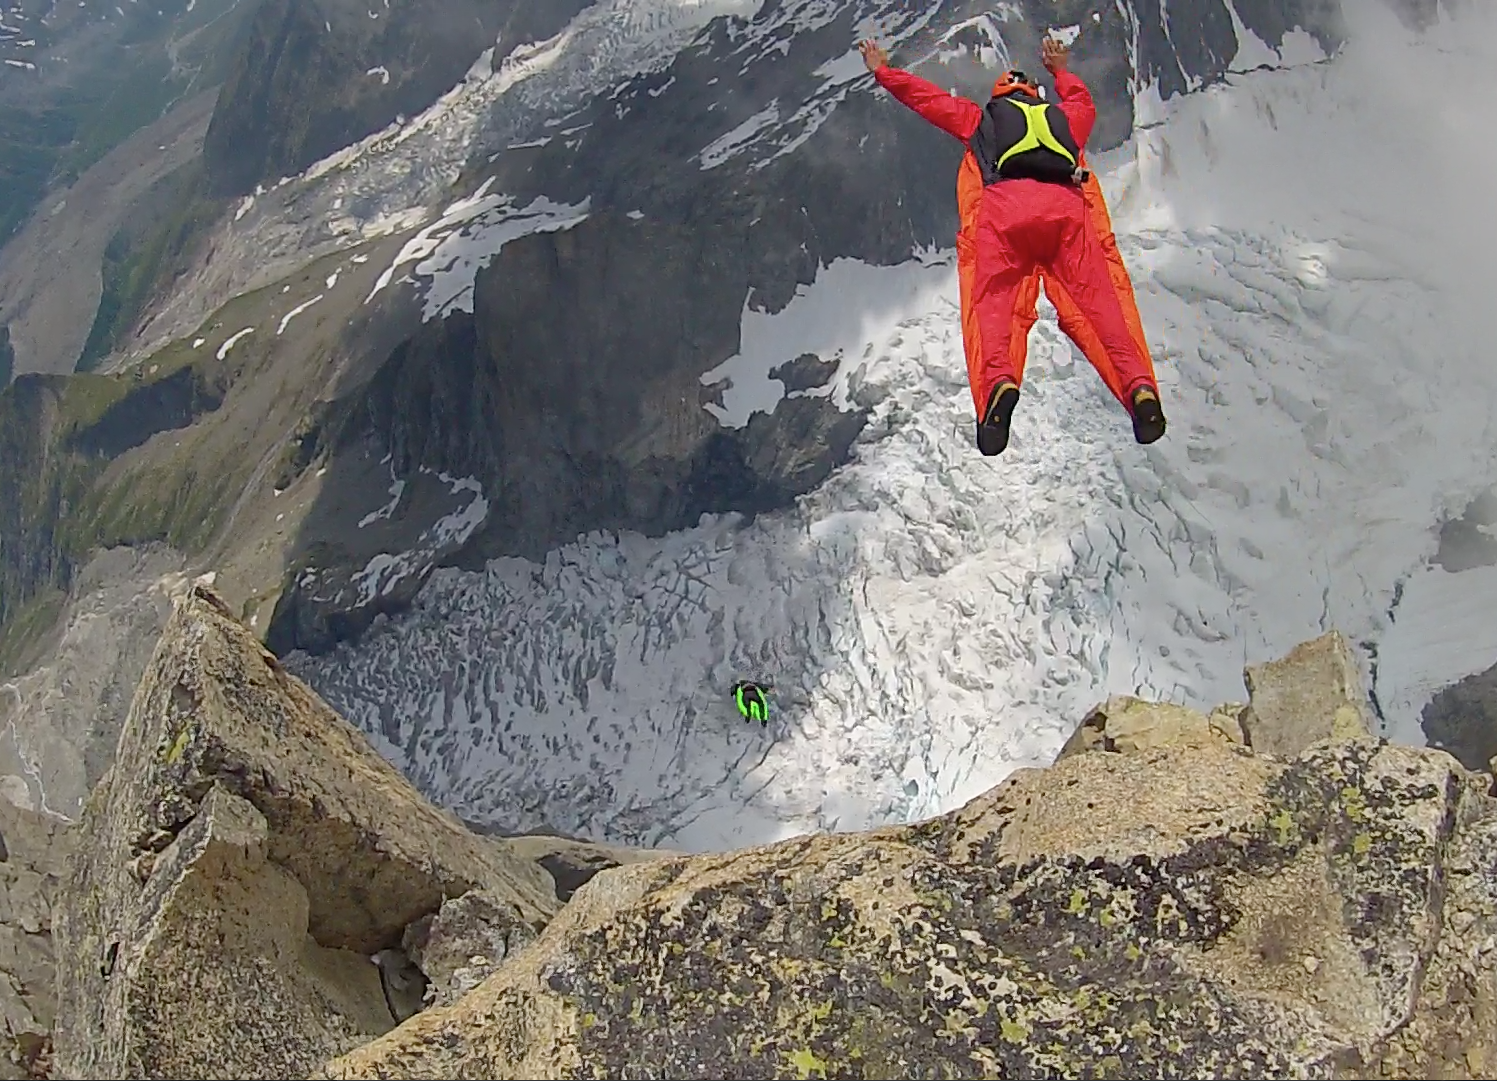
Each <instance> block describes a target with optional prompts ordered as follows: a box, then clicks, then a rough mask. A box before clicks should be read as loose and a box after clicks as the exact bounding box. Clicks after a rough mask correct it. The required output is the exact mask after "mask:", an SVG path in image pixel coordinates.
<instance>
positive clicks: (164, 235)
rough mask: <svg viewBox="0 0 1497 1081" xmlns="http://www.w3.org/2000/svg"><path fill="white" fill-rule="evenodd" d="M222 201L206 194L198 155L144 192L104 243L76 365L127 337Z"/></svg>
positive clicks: (88, 365) (181, 267) (93, 362)
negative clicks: (94, 306)
mask: <svg viewBox="0 0 1497 1081" xmlns="http://www.w3.org/2000/svg"><path fill="white" fill-rule="evenodd" d="M224 207H225V204H224V202H223V201H221V200H215V199H212V198H209V197H208V196H207V195H206V193H205V185H204V182H203V166H202V162H201V161H200V160H194V161H193V162H191V163H190V164H188V165H185V166H183V167H182V168H181V169H179V170H177V171H176V172H174V173H172V174H170V175H168V176H166V177H163V178H162V180H161V181H160V182H158V183H157V184H156V185H155V187H154V188H152V190H151V191H150V192H149V193H147V195H146V197H145V199H144V200H143V201H142V203H141V204H140V205H139V206H137V207H136V208H135V212H134V213H132V214H131V216H130V218H129V220H128V221H127V222H126V223H125V224H124V225H123V226H122V227H121V228H120V229H119V231H118V232H116V233H115V234H114V236H113V237H111V238H110V241H109V245H108V246H107V247H106V248H105V249H104V262H103V266H102V267H101V268H100V271H101V274H102V276H103V292H102V293H101V295H100V297H99V309H98V311H97V312H96V313H95V315H94V325H93V328H92V329H91V330H90V331H89V335H88V340H87V341H86V342H85V343H84V346H83V352H82V353H81V354H80V355H79V357H78V365H77V370H78V371H81V372H86V371H92V370H93V369H94V368H95V367H96V366H97V365H98V364H99V362H100V361H101V360H103V359H104V358H105V357H107V356H109V354H110V353H112V352H113V351H114V350H115V348H117V347H118V346H119V345H120V343H121V342H122V341H123V340H124V339H125V338H126V337H128V335H129V333H130V330H131V328H132V327H133V326H134V324H135V321H136V320H137V319H138V318H139V317H140V315H141V313H142V312H143V311H144V310H145V307H146V305H147V304H148V303H149V302H150V300H151V298H152V297H153V296H155V295H156V294H157V292H158V291H159V290H160V289H161V288H162V287H164V286H166V285H167V284H169V283H170V282H171V281H172V280H173V279H174V278H175V277H176V276H177V275H178V274H180V273H182V272H184V271H185V270H186V269H187V266H188V262H189V259H190V257H191V253H192V251H193V249H194V246H195V245H196V243H197V242H198V241H200V240H201V239H202V238H203V237H204V236H205V235H206V234H207V232H208V230H209V229H210V228H212V226H213V223H214V222H215V221H217V220H218V218H219V216H220V214H221V213H222V211H223V210H224Z"/></svg>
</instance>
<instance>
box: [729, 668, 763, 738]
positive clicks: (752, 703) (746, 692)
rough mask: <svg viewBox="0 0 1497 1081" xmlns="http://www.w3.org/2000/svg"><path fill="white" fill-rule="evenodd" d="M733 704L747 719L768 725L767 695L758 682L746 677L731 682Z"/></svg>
mask: <svg viewBox="0 0 1497 1081" xmlns="http://www.w3.org/2000/svg"><path fill="white" fill-rule="evenodd" d="M733 704H734V705H736V706H737V707H738V712H739V713H741V714H743V715H744V717H746V718H747V719H749V720H751V721H758V722H759V723H760V724H762V725H764V726H765V727H768V726H769V696H768V695H767V694H765V693H764V688H763V687H762V686H760V685H759V684H757V683H754V682H751V681H749V680H746V679H745V680H739V681H738V682H737V683H735V684H733Z"/></svg>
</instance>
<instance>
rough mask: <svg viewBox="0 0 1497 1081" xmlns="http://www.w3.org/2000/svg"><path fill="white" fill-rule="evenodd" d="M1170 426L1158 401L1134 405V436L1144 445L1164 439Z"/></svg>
mask: <svg viewBox="0 0 1497 1081" xmlns="http://www.w3.org/2000/svg"><path fill="white" fill-rule="evenodd" d="M1168 426H1169V425H1168V424H1167V423H1166V421H1165V419H1164V410H1163V409H1162V408H1160V405H1159V403H1158V402H1155V401H1144V402H1140V403H1139V404H1138V405H1136V406H1135V407H1134V413H1133V438H1134V439H1135V440H1137V441H1138V442H1139V443H1141V444H1143V445H1144V446H1148V445H1149V444H1150V443H1157V442H1158V441H1159V440H1161V439H1163V438H1164V433H1165V430H1166V429H1167V428H1168Z"/></svg>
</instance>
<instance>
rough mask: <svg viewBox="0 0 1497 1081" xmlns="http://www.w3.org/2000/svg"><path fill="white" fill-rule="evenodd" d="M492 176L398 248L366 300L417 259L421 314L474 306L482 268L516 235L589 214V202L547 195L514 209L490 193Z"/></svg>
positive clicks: (551, 228)
mask: <svg viewBox="0 0 1497 1081" xmlns="http://www.w3.org/2000/svg"><path fill="white" fill-rule="evenodd" d="M491 185H492V181H491V180H486V181H484V183H483V185H482V186H481V187H480V188H479V189H478V191H476V192H474V193H473V195H471V196H469V197H467V198H465V199H460V200H458V201H457V202H455V203H453V204H452V205H451V206H449V207H448V208H447V209H446V210H445V211H444V212H443V213H442V216H441V217H440V218H438V219H437V220H436V221H435V222H433V223H432V224H431V225H428V226H426V227H425V228H424V229H422V230H421V231H420V232H418V233H417V234H416V235H415V236H413V237H412V238H411V239H410V240H409V241H407V242H406V244H405V246H404V247H402V248H401V249H400V251H399V252H398V253H397V254H396V256H395V258H394V260H393V261H392V262H391V263H390V265H389V266H388V267H386V268H385V270H384V271H383V272H382V273H381V274H380V276H379V279H378V280H377V281H376V282H375V284H374V288H373V289H372V290H371V291H370V293H369V296H367V297H366V298H365V299H364V303H366V304H367V303H369V301H371V300H373V299H374V298H375V297H376V296H377V295H379V293H380V292H381V291H382V290H384V289H385V288H386V287H388V286H389V284H390V283H391V281H392V280H394V277H395V272H396V271H397V270H399V269H400V268H401V267H403V266H405V265H407V264H414V266H413V267H412V269H411V274H414V275H416V276H417V277H418V278H421V279H424V280H425V281H424V285H425V293H424V296H425V307H424V308H423V311H422V318H423V320H430V319H433V318H435V317H437V316H445V315H447V314H448V313H450V312H453V311H468V312H471V311H472V310H473V286H474V282H475V281H476V280H477V277H478V272H479V271H480V270H482V269H483V268H484V267H487V266H488V265H489V264H490V263H491V262H493V259H494V256H496V255H498V254H499V252H500V251H501V250H502V249H503V248H504V245H506V244H508V243H509V242H510V241H512V240H517V239H519V238H520V237H522V236H529V235H530V234H532V233H550V232H557V231H559V230H564V229H570V228H572V227H573V226H576V225H578V224H580V223H581V222H582V221H584V220H586V218H587V214H588V205H587V203H586V202H584V203H582V204H581V205H578V206H568V205H565V204H562V203H554V202H552V201H551V200H550V199H546V198H544V197H542V198H537V199H535V200H533V201H532V202H531V203H530V205H529V206H526V207H524V208H523V209H516V208H515V206H514V201H513V200H512V199H510V198H509V197H508V196H503V195H490V194H489V188H490V187H491Z"/></svg>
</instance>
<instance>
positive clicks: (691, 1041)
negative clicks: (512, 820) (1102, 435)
mask: <svg viewBox="0 0 1497 1081" xmlns="http://www.w3.org/2000/svg"><path fill="white" fill-rule="evenodd" d="M1342 648H1343V646H1342V644H1341V643H1340V642H1339V641H1338V640H1337V639H1336V638H1334V637H1330V638H1327V639H1324V640H1321V641H1319V642H1316V643H1311V644H1309V645H1308V646H1306V647H1302V648H1301V649H1300V650H1297V651H1296V652H1295V653H1293V654H1291V655H1290V657H1288V658H1285V659H1284V660H1282V661H1280V662H1277V663H1276V664H1275V665H1272V666H1264V667H1263V668H1260V669H1258V672H1259V677H1258V678H1257V680H1256V681H1255V686H1256V690H1255V698H1254V701H1253V702H1252V703H1251V705H1250V708H1251V709H1253V710H1256V711H1257V712H1258V714H1259V716H1260V718H1261V717H1269V718H1272V717H1275V716H1279V714H1278V713H1277V712H1276V711H1277V710H1280V709H1281V708H1287V707H1285V703H1286V702H1288V701H1289V700H1290V699H1291V697H1292V695H1291V693H1290V692H1291V691H1292V690H1295V689H1297V693H1298V694H1299V698H1298V701H1299V708H1312V707H1313V708H1314V709H1316V710H1318V712H1314V713H1313V715H1309V716H1305V717H1302V718H1300V719H1299V720H1298V721H1297V722H1296V723H1295V724H1294V725H1292V726H1289V727H1286V728H1284V729H1283V731H1285V732H1290V733H1292V734H1293V738H1295V739H1302V740H1304V741H1305V742H1306V745H1305V746H1304V747H1303V748H1302V749H1301V750H1299V751H1298V752H1296V753H1294V754H1293V755H1288V756H1275V755H1269V754H1264V753H1258V752H1255V750H1253V749H1252V748H1250V747H1248V746H1245V745H1244V744H1243V742H1242V741H1241V736H1240V729H1236V728H1234V726H1233V725H1232V724H1230V723H1228V722H1229V721H1231V720H1233V719H1235V718H1237V717H1239V716H1241V715H1243V714H1244V712H1245V710H1244V709H1243V707H1241V706H1237V705H1229V706H1227V707H1225V708H1223V709H1221V710H1218V711H1216V712H1215V713H1214V714H1212V715H1211V716H1210V717H1207V716H1205V715H1201V714H1195V715H1193V716H1192V715H1188V713H1187V712H1182V711H1178V710H1175V709H1173V708H1169V707H1165V708H1159V707H1150V706H1148V705H1147V704H1145V703H1140V702H1136V701H1133V702H1129V701H1125V700H1114V701H1113V702H1111V703H1109V704H1108V705H1107V706H1106V707H1104V708H1103V709H1102V710H1100V711H1098V713H1097V714H1096V715H1094V717H1093V718H1091V719H1090V720H1089V727H1092V728H1093V729H1096V730H1098V731H1099V732H1100V733H1101V738H1100V739H1092V740H1089V741H1088V742H1089V745H1090V747H1091V749H1089V750H1088V749H1081V748H1079V747H1073V748H1071V752H1070V753H1068V754H1065V755H1063V756H1062V757H1061V758H1060V759H1059V760H1058V761H1057V763H1056V765H1054V766H1053V767H1051V768H1049V769H1044V770H1021V771H1019V772H1018V773H1016V774H1014V775H1013V776H1011V777H1010V778H1009V780H1008V781H1006V782H1005V783H1004V784H1002V785H1000V786H999V787H998V788H997V789H995V790H993V791H992V792H990V793H988V794H986V795H984V796H981V797H979V798H978V799H976V800H974V801H972V802H971V803H969V804H968V805H966V806H965V807H963V808H961V809H960V810H957V811H955V812H952V813H951V814H948V815H944V816H942V817H940V818H936V819H933V820H930V821H927V822H922V823H919V824H917V825H913V826H908V827H902V828H894V829H885V830H879V831H874V832H872V833H868V834H863V835H843V836H819V837H805V838H799V839H796V840H793V841H788V842H784V843H780V844H776V845H768V846H763V847H758V848H753V849H748V850H745V851H740V852H734V853H725V854H720V855H710V856H695V857H690V858H674V859H669V860H665V861H656V862H650V863H644V864H639V865H634V866H626V867H620V868H616V869H613V870H609V871H605V872H603V873H602V874H600V875H598V876H597V877H595V878H593V879H592V880H591V881H590V882H588V883H587V884H586V885H585V886H583V887H582V888H581V889H580V890H579V891H578V892H577V893H576V895H575V896H574V897H573V899H572V900H571V902H570V903H569V904H568V905H567V907H566V908H565V909H563V911H562V913H561V915H560V916H559V917H558V918H557V919H556V920H554V921H553V922H552V923H551V924H550V925H549V926H548V927H547V928H546V929H545V930H544V931H543V932H542V933H541V935H540V936H539V938H538V939H537V941H536V942H535V943H534V944H532V945H531V946H530V947H529V948H527V949H524V950H522V951H521V952H520V953H518V954H517V955H513V956H511V958H510V959H509V960H508V961H507V962H506V963H505V964H504V966H503V967H501V968H500V969H499V970H498V971H497V972H496V974H495V975H493V976H492V977H490V978H489V979H488V980H486V981H485V982H483V983H482V984H480V985H479V986H478V987H477V988H476V989H475V990H473V991H471V992H470V993H468V994H467V995H466V996H465V997H463V998H461V999H459V1000H458V1001H457V1003H456V1004H455V1005H453V1006H451V1007H448V1008H438V1009H431V1010H427V1011H425V1012H423V1013H421V1014H420V1015H418V1016H416V1017H414V1018H412V1019H411V1020H410V1021H408V1022H407V1023H406V1024H404V1025H403V1026H401V1027H400V1028H399V1029H397V1030H395V1031H394V1032H391V1033H389V1034H386V1035H385V1036H383V1037H381V1038H379V1039H377V1040H375V1041H374V1042H372V1043H371V1044H369V1045H368V1046H366V1047H364V1048H361V1049H359V1050H357V1051H355V1052H353V1053H352V1054H350V1055H347V1056H345V1057H342V1058H340V1059H338V1060H336V1061H334V1062H332V1063H330V1064H329V1066H328V1068H327V1069H326V1070H325V1071H324V1072H323V1073H321V1074H319V1075H318V1076H321V1077H328V1078H380V1077H412V1078H438V1077H464V1076H484V1077H498V1078H505V1077H508V1078H520V1077H528V1078H537V1077H540V1078H544V1077H557V1078H559V1077H595V1078H605V1077H624V1076H638V1075H640V1074H644V1075H646V1076H662V1077H733V1076H749V1077H839V1076H840V1077H997V1076H1009V1077H1013V1076H1027V1077H1048V1076H1088V1077H1119V1078H1121V1077H1145V1076H1147V1077H1218V1078H1227V1077H1242V1078H1247V1077H1253V1078H1263V1077H1368V1076H1389V1077H1429V1076H1441V1077H1476V1076H1483V1074H1482V1071H1483V1070H1486V1069H1490V1065H1491V1063H1492V1062H1493V1059H1492V1057H1491V1056H1492V1055H1493V1054H1494V1053H1497V1026H1494V1025H1493V1024H1492V1018H1493V1011H1494V1009H1497V880H1494V878H1493V876H1492V874H1491V868H1492V867H1493V866H1494V864H1497V800H1494V799H1493V798H1492V797H1491V796H1490V795H1489V794H1488V788H1489V786H1490V783H1491V779H1490V778H1489V777H1487V776H1485V775H1480V774H1473V773H1468V772H1467V771H1465V770H1463V769H1462V768H1461V767H1460V765H1459V764H1458V763H1457V762H1456V761H1455V760H1454V759H1452V758H1451V757H1450V756H1449V755H1446V754H1444V753H1442V752H1439V751H1430V750H1422V749H1412V748H1402V747H1395V746H1391V745H1389V744H1387V743H1385V742H1383V741H1379V740H1375V739H1373V738H1372V737H1371V736H1370V735H1369V734H1368V732H1367V730H1366V729H1365V728H1363V727H1359V726H1358V725H1357V724H1354V723H1351V722H1350V718H1351V717H1353V716H1358V717H1360V716H1361V715H1362V711H1363V710H1364V709H1365V701H1364V699H1363V697H1362V691H1361V688H1360V686H1359V685H1356V684H1352V685H1348V684H1347V683H1345V682H1338V680H1339V676H1338V674H1337V672H1336V669H1335V666H1334V665H1329V666H1328V665H1327V663H1326V662H1327V659H1328V658H1329V659H1331V660H1334V659H1335V658H1336V657H1337V656H1338V655H1339V653H1340V651H1341V650H1342ZM1327 675H1330V676H1331V677H1332V678H1331V681H1330V682H1328V683H1326V684H1323V685H1320V686H1319V687H1318V688H1315V689H1314V693H1311V692H1312V687H1311V682H1312V681H1314V680H1318V679H1323V678H1325V677H1327ZM1269 687H1274V688H1277V689H1276V690H1275V691H1273V692H1269V691H1268V688H1269ZM1264 694H1269V695H1270V698H1269V699H1268V700H1259V699H1258V698H1257V697H1256V696H1258V695H1264ZM1149 714H1153V716H1154V717H1155V720H1154V721H1152V722H1151V721H1149V720H1148V715H1149ZM1109 730H1111V732H1110V734H1109ZM1267 730H1268V729H1265V728H1264V727H1261V726H1260V728H1259V731H1260V733H1261V732H1264V731H1267ZM1151 732H1152V733H1155V735H1154V736H1150V735H1148V733H1151ZM1286 738H1287V737H1286Z"/></svg>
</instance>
